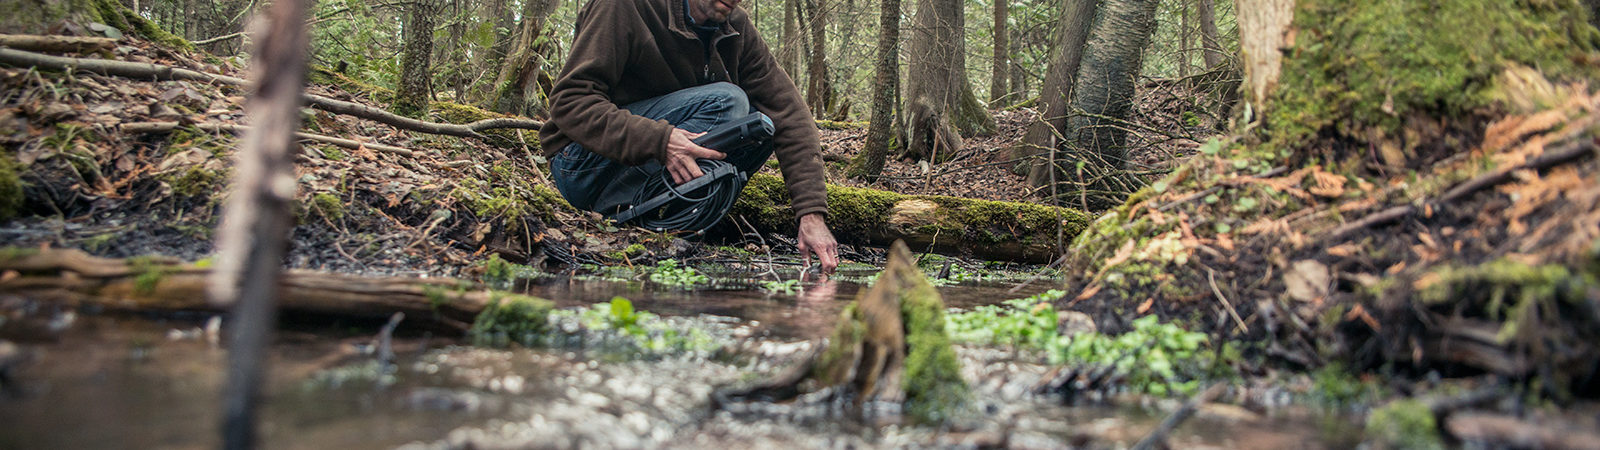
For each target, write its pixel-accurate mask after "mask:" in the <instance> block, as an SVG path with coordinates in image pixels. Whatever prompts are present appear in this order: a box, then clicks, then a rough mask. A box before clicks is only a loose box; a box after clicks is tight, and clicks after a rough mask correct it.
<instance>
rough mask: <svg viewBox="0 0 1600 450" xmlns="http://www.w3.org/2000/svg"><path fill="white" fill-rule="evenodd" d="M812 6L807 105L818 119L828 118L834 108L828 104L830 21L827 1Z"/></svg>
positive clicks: (818, 1)
mask: <svg viewBox="0 0 1600 450" xmlns="http://www.w3.org/2000/svg"><path fill="white" fill-rule="evenodd" d="M810 5H811V21H810V25H811V26H810V29H811V59H810V63H809V64H807V68H806V103H807V104H809V105H810V106H811V110H812V111H814V112H815V113H816V115H817V116H818V117H827V116H828V112H829V107H830V106H833V105H829V104H828V103H830V102H829V101H828V97H829V95H828V73H827V71H828V68H827V64H828V62H827V61H828V60H827V45H826V44H827V39H824V34H823V25H824V24H825V22H827V20H828V19H827V17H828V13H827V0H814V1H812V2H810Z"/></svg>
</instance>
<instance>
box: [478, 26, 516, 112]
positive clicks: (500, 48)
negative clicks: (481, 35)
mask: <svg viewBox="0 0 1600 450" xmlns="http://www.w3.org/2000/svg"><path fill="white" fill-rule="evenodd" d="M510 1H511V0H492V1H491V2H489V5H488V11H487V13H488V14H487V16H488V17H490V18H493V20H494V23H495V26H494V43H493V44H490V45H489V49H488V51H486V52H483V53H482V54H481V55H482V56H481V57H480V58H479V59H478V63H477V64H474V65H473V66H474V67H480V68H486V67H494V68H498V67H501V65H502V64H504V63H505V60H506V56H507V55H506V54H507V53H509V51H510V50H511V42H512V41H513V40H514V39H515V34H516V33H514V32H513V30H514V28H515V27H516V26H517V24H516V18H515V16H513V15H512V11H511V7H510V5H508V3H510ZM494 75H496V78H498V75H499V71H498V70H497V71H495V72H494ZM487 81H488V82H486V83H483V84H482V85H479V86H477V88H476V89H474V90H473V93H472V94H471V96H472V98H471V102H472V103H474V104H478V105H485V104H488V103H489V101H490V100H492V99H493V98H494V94H495V88H496V87H497V86H496V85H495V79H489V80H487ZM491 106H492V105H491ZM490 109H493V108H492V107H491V108H490Z"/></svg>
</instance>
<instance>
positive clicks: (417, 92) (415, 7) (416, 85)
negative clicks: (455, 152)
mask: <svg viewBox="0 0 1600 450" xmlns="http://www.w3.org/2000/svg"><path fill="white" fill-rule="evenodd" d="M437 2H438V0H411V3H410V8H409V11H408V16H407V17H409V19H408V20H407V21H406V23H405V49H404V50H403V51H402V52H401V55H400V88H399V89H398V90H396V92H395V101H394V108H393V109H394V111H395V112H396V113H398V114H400V115H402V116H406V117H411V118H419V119H420V118H422V117H423V116H424V115H425V114H427V112H428V99H429V98H430V97H431V95H430V93H431V92H432V91H433V86H432V82H433V64H432V58H433V22H434V19H435V17H434V16H435V15H436V14H438V11H437V10H438V6H437Z"/></svg>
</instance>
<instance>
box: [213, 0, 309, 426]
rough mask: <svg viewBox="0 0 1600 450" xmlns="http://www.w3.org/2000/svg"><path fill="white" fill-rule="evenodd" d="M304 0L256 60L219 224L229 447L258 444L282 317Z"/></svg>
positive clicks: (275, 14)
mask: <svg viewBox="0 0 1600 450" xmlns="http://www.w3.org/2000/svg"><path fill="white" fill-rule="evenodd" d="M306 3H307V2H306V1H305V0H279V1H277V2H275V3H273V5H272V9H271V10H269V12H268V13H267V14H268V17H267V18H268V20H270V22H271V24H270V25H269V26H268V28H267V29H266V30H265V32H264V33H263V34H262V35H261V37H260V39H258V40H257V41H256V42H259V45H258V46H257V47H256V51H255V57H254V58H253V61H251V69H250V72H251V74H252V78H253V79H254V80H255V83H254V84H253V85H252V92H251V96H250V103H249V112H248V114H249V118H250V122H251V123H253V124H255V128H253V129H251V130H250V131H248V132H246V133H245V138H244V144H243V146H242V147H241V148H240V149H239V154H238V172H237V173H238V175H237V177H236V178H235V179H234V182H233V194H232V195H230V196H228V203H227V205H226V207H225V209H224V210H223V217H222V224H221V225H220V226H219V227H218V230H217V236H218V239H217V250H218V251H217V270H216V271H214V272H212V274H211V285H210V286H209V287H210V289H208V291H209V292H210V294H211V298H212V300H213V301H216V302H219V303H228V302H233V303H234V305H233V321H234V325H233V327H232V328H230V330H231V331H232V333H231V335H230V336H229V337H230V338H232V342H229V348H228V382H227V384H226V385H225V386H224V387H223V395H222V401H223V418H222V442H223V447H225V448H229V449H249V448H255V447H256V445H257V436H256V423H255V422H256V420H255V419H256V405H257V404H258V403H260V400H259V398H260V396H261V380H262V379H264V378H265V374H266V371H267V367H266V347H267V343H268V342H270V341H271V340H272V327H273V324H275V323H276V322H277V307H276V305H275V303H276V302H277V297H278V274H279V272H280V270H281V268H282V267H283V254H284V247H285V246H286V243H287V240H288V239H287V238H288V235H289V230H290V228H291V227H292V226H293V216H292V214H291V212H290V208H291V205H292V204H293V202H294V191H295V176H294V156H295V154H296V153H298V150H299V147H298V145H297V144H296V143H295V130H296V129H298V128H299V127H300V105H301V92H302V91H304V90H305V83H306V48H307V46H308V44H309V42H310V37H309V34H308V33H306V30H305V15H306V9H307V6H306Z"/></svg>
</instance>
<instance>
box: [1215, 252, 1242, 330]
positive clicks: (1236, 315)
mask: <svg viewBox="0 0 1600 450" xmlns="http://www.w3.org/2000/svg"><path fill="white" fill-rule="evenodd" d="M1206 279H1208V280H1210V281H1211V293H1212V294H1216V295H1217V300H1218V301H1220V302H1222V306H1223V307H1224V308H1227V310H1228V315H1229V316H1233V321H1234V323H1237V324H1239V330H1240V331H1242V332H1245V333H1249V332H1250V327H1248V326H1245V324H1244V319H1240V318H1239V311H1236V310H1234V309H1233V303H1229V302H1228V297H1224V296H1223V295H1222V289H1219V288H1217V272H1216V271H1214V270H1211V268H1210V267H1207V268H1206Z"/></svg>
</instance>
